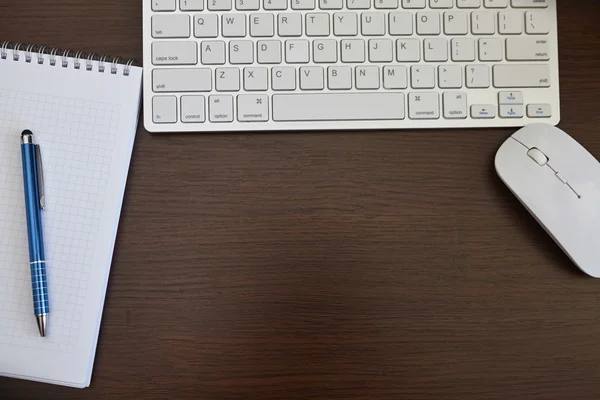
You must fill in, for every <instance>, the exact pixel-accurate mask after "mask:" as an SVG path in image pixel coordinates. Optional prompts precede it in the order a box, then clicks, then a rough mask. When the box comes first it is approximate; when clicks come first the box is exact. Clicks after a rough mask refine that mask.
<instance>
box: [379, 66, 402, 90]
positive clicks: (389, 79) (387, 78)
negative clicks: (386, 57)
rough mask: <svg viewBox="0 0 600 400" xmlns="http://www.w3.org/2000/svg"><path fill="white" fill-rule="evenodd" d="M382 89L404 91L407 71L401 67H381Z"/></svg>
mask: <svg viewBox="0 0 600 400" xmlns="http://www.w3.org/2000/svg"><path fill="white" fill-rule="evenodd" d="M383 87H384V88H385V89H406V88H407V87H408V70H407V69H406V67H405V66H403V65H386V66H385V67H383Z"/></svg>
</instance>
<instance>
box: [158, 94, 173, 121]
mask: <svg viewBox="0 0 600 400" xmlns="http://www.w3.org/2000/svg"><path fill="white" fill-rule="evenodd" d="M152 121H154V123H155V124H174V123H175V122H177V97H176V96H154V97H153V98H152Z"/></svg>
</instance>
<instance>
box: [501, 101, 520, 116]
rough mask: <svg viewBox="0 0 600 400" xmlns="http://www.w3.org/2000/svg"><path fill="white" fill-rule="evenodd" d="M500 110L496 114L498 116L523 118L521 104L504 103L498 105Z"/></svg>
mask: <svg viewBox="0 0 600 400" xmlns="http://www.w3.org/2000/svg"><path fill="white" fill-rule="evenodd" d="M499 109H500V112H499V113H498V115H499V116H500V118H523V106H522V105H505V104H501V105H500V106H499Z"/></svg>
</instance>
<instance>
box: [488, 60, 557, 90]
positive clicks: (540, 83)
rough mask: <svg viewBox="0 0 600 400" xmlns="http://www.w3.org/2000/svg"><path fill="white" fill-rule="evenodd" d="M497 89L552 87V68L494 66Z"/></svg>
mask: <svg viewBox="0 0 600 400" xmlns="http://www.w3.org/2000/svg"><path fill="white" fill-rule="evenodd" d="M494 86H495V87H497V88H527V87H533V88H535V87H539V88H543V87H550V67H549V66H548V65H545V64H500V65H494Z"/></svg>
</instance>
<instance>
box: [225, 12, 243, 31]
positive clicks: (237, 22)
mask: <svg viewBox="0 0 600 400" xmlns="http://www.w3.org/2000/svg"><path fill="white" fill-rule="evenodd" d="M221 27H222V29H223V37H245V36H246V16H245V15H244V14H223V16H222V17H221Z"/></svg>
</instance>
